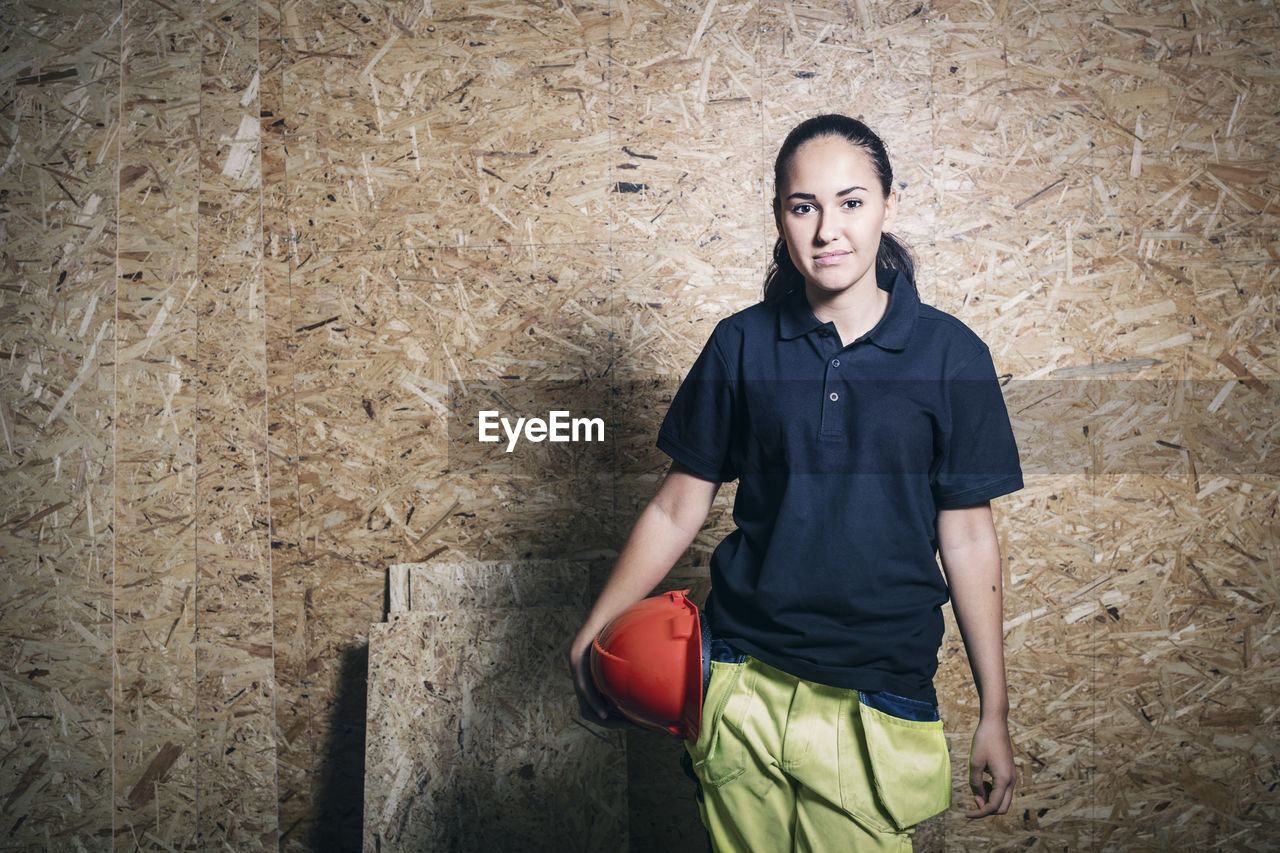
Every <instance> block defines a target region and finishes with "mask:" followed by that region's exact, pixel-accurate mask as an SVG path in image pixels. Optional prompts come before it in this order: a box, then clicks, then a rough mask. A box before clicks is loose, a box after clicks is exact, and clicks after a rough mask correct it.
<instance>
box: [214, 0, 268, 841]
mask: <svg viewBox="0 0 1280 853" xmlns="http://www.w3.org/2000/svg"><path fill="white" fill-rule="evenodd" d="M200 42H201V56H200V73H201V87H200V135H201V139H200V144H199V151H200V161H199V163H200V165H199V174H200V183H199V217H198V227H199V229H200V240H199V251H198V261H197V262H198V269H197V275H198V288H197V296H196V360H197V365H196V383H197V387H196V399H195V410H196V442H195V444H196V513H197V525H196V542H195V557H196V572H197V578H198V587H197V596H196V628H197V630H196V642H195V655H196V676H197V681H196V708H195V713H196V753H197V763H198V766H199V773H198V774H197V776H196V796H197V798H198V801H199V804H200V807H199V810H198V812H197V814H196V829H197V833H198V844H199V845H200V846H202V847H204V846H227V847H232V848H235V849H240V850H253V849H262V848H267V847H271V848H274V847H275V846H276V843H277V834H278V825H277V810H276V797H275V796H274V794H275V791H276V754H275V746H276V744H275V724H274V715H273V701H274V695H273V683H274V682H273V675H274V669H273V665H272V659H273V648H272V639H273V633H274V632H273V627H274V626H273V622H272V616H273V614H272V609H271V574H270V572H271V562H270V559H271V549H270V541H269V526H270V512H269V508H270V506H269V491H270V482H269V476H270V465H269V460H268V452H267V410H266V390H267V389H266V379H267V377H266V323H265V305H264V291H263V240H262V236H263V230H262V229H263V225H262V160H261V156H260V146H259V140H260V121H259V120H260V114H259V113H260V107H259V92H260V85H261V73H260V68H259V57H258V6H257V3H256V2H253V1H252V0H233V2H227V3H218V4H214V5H210V6H206V7H204V21H203V26H202V27H201V32H200Z"/></svg>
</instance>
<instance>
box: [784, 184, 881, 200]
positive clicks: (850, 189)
mask: <svg viewBox="0 0 1280 853" xmlns="http://www.w3.org/2000/svg"><path fill="white" fill-rule="evenodd" d="M858 190H862V191H863V192H866V191H867V188H866V187H846V188H845V189H842V190H840V192H838V193H836V198H840V197H841V196H846V195H848V194H849V193H851V192H857V191H858ZM793 198H798V199H801V200H803V201H816V200H817V198H818V197H817V196H816V195H814V194H813V193H792V194H791V195H789V196H787V199H788V200H790V199H793Z"/></svg>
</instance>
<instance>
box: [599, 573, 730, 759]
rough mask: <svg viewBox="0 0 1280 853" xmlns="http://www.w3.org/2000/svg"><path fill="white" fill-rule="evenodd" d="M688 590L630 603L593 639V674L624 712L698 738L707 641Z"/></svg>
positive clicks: (641, 722)
mask: <svg viewBox="0 0 1280 853" xmlns="http://www.w3.org/2000/svg"><path fill="white" fill-rule="evenodd" d="M688 594H689V590H687V589H684V590H680V591H678V592H664V593H663V594H661V595H655V596H653V597H652V598H646V599H644V600H643V601H641V602H639V603H637V604H634V605H632V606H631V607H629V608H628V609H626V610H624V611H623V612H622V613H621V614H620V615H619V616H618V617H617V618H615V619H614V620H613V621H612V622H610V623H609V624H608V625H606V626H605V628H604V630H603V631H601V632H600V634H599V635H598V636H597V637H596V639H595V641H594V642H593V643H592V644H591V677H592V678H593V679H594V680H595V683H596V689H598V690H599V691H600V692H601V693H602V694H603V695H604V696H605V697H606V698H607V699H609V701H610V702H612V703H613V705H614V707H616V708H617V709H618V710H619V711H620V712H621V713H622V715H623V716H625V717H626V718H627V719H629V720H631V721H632V722H633V723H636V724H638V725H641V726H644V727H645V728H650V729H657V730H659V731H665V732H669V733H670V734H673V735H676V736H678V737H683V738H685V739H686V740H697V739H698V732H699V729H700V727H701V724H702V690H703V683H704V682H703V677H704V673H706V672H707V669H708V668H707V665H706V660H707V655H708V653H709V651H710V649H709V647H708V646H709V642H708V641H707V640H706V639H705V638H704V633H705V629H704V626H703V623H702V619H701V618H700V617H699V614H698V608H697V606H696V605H695V604H694V603H693V602H692V601H690V600H689V598H688Z"/></svg>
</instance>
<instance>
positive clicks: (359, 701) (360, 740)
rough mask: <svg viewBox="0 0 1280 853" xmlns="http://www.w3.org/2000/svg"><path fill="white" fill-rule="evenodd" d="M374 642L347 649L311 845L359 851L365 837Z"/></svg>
mask: <svg viewBox="0 0 1280 853" xmlns="http://www.w3.org/2000/svg"><path fill="white" fill-rule="evenodd" d="M368 686H369V645H368V643H364V644H361V645H359V646H351V647H349V648H347V649H346V650H345V651H343V653H342V668H341V670H340V672H339V675H338V701H337V704H336V705H335V706H334V709H333V725H332V728H331V729H330V733H329V742H328V743H327V744H326V745H325V752H324V758H323V761H322V764H321V778H320V795H319V797H318V798H317V800H316V809H317V814H316V820H315V824H314V826H315V829H314V830H313V832H312V836H311V849H312V850H317V851H330V850H332V851H350V850H359V849H360V848H361V845H362V843H363V837H364V741H365V710H366V708H367V700H366V694H367V691H368Z"/></svg>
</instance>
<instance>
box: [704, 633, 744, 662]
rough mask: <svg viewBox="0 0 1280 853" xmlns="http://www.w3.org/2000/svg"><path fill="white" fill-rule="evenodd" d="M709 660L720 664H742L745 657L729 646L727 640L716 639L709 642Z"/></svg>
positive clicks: (742, 653)
mask: <svg viewBox="0 0 1280 853" xmlns="http://www.w3.org/2000/svg"><path fill="white" fill-rule="evenodd" d="M711 659H712V660H714V661H719V662H720V663H742V662H743V661H745V660H746V659H747V656H746V654H745V653H744V652H740V651H738V650H737V649H735V648H734V647H733V646H731V645H729V642H728V641H727V640H721V639H718V638H717V639H712V641H711Z"/></svg>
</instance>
